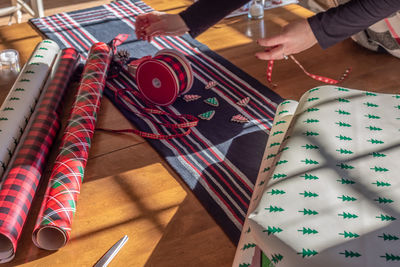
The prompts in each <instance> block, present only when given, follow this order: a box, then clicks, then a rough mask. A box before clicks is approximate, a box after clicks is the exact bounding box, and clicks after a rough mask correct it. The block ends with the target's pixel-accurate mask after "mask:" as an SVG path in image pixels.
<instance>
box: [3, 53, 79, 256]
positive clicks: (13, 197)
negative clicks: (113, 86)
mask: <svg viewBox="0 0 400 267" xmlns="http://www.w3.org/2000/svg"><path fill="white" fill-rule="evenodd" d="M78 59H79V54H78V53H77V52H76V50H75V49H72V48H68V49H65V50H63V51H62V52H61V54H60V55H59V56H58V57H57V59H56V62H55V63H54V68H53V71H52V73H51V75H50V79H49V82H48V83H47V84H46V86H45V88H44V89H43V93H42V95H41V96H40V99H39V101H38V103H39V104H38V106H37V108H36V109H35V112H34V113H33V115H32V121H31V123H30V127H29V129H27V132H26V135H25V134H24V135H25V137H24V138H23V140H21V144H20V146H19V150H18V152H17V153H16V156H15V160H14V162H13V163H12V164H11V167H10V170H9V172H8V173H7V176H6V177H5V179H4V182H3V184H2V188H1V190H0V218H1V226H0V234H1V238H0V255H1V256H0V262H7V261H10V260H11V259H12V258H13V257H14V254H15V250H16V246H17V241H18V239H19V236H20V234H21V231H22V227H23V225H24V223H25V220H26V217H27V215H28V212H29V209H30V206H31V203H32V199H33V198H34V195H35V192H36V188H37V187H38V185H39V181H40V179H41V176H42V174H43V170H44V168H45V165H46V159H47V156H48V154H49V151H50V148H51V146H52V144H53V140H54V139H55V137H56V134H57V131H58V129H59V127H60V120H59V114H58V113H57V110H58V108H59V106H60V102H61V98H62V96H63V95H64V92H65V89H66V88H67V83H68V81H69V79H70V77H71V76H72V73H73V70H74V66H76V63H77V62H78Z"/></svg>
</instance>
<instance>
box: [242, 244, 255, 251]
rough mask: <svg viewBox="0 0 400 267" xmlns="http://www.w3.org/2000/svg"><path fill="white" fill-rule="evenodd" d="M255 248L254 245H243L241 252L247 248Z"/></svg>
mask: <svg viewBox="0 0 400 267" xmlns="http://www.w3.org/2000/svg"><path fill="white" fill-rule="evenodd" d="M255 246H256V244H254V243H247V244H244V245H243V248H242V250H246V249H249V248H254V247H255Z"/></svg>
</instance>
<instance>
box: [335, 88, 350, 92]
mask: <svg viewBox="0 0 400 267" xmlns="http://www.w3.org/2000/svg"><path fill="white" fill-rule="evenodd" d="M335 89H336V90H338V91H341V92H349V91H350V90H349V89H347V88H343V87H336V88H335Z"/></svg>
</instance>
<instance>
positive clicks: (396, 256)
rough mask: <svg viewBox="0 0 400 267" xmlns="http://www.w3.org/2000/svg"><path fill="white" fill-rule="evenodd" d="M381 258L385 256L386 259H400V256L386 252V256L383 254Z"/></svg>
mask: <svg viewBox="0 0 400 267" xmlns="http://www.w3.org/2000/svg"><path fill="white" fill-rule="evenodd" d="M381 258H385V259H386V261H400V256H398V255H393V254H389V253H386V254H385V256H381Z"/></svg>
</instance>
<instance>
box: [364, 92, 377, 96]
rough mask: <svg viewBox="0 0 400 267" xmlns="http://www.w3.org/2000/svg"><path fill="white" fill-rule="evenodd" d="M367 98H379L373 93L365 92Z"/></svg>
mask: <svg viewBox="0 0 400 267" xmlns="http://www.w3.org/2000/svg"><path fill="white" fill-rule="evenodd" d="M365 95H366V96H377V94H375V93H371V92H365Z"/></svg>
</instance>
